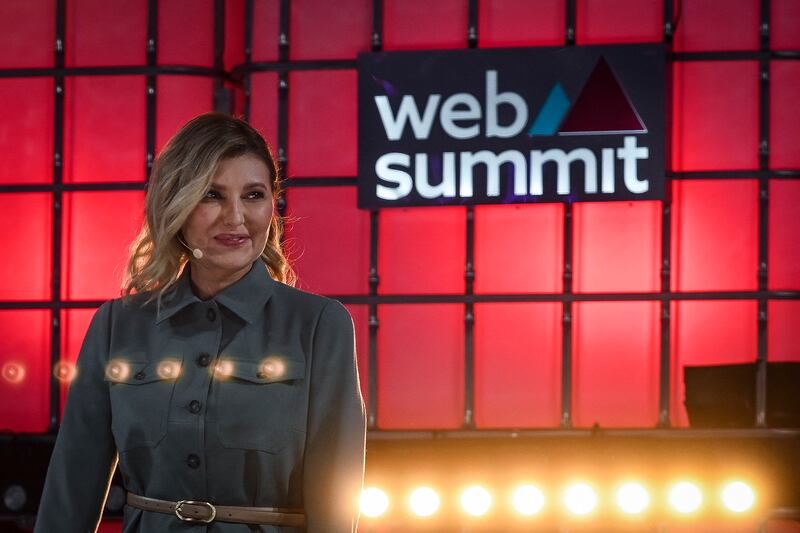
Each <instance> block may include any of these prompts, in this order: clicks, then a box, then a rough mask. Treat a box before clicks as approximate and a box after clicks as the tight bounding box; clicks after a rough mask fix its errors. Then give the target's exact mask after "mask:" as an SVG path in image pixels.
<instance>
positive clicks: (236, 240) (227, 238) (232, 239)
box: [214, 235, 250, 248]
mask: <svg viewBox="0 0 800 533" xmlns="http://www.w3.org/2000/svg"><path fill="white" fill-rule="evenodd" d="M214 240H216V241H218V242H219V243H220V244H222V245H223V246H229V247H231V248H236V247H238V246H242V245H243V244H244V243H246V242H247V241H249V240H250V238H249V237H247V236H235V235H217V236H216V237H214Z"/></svg>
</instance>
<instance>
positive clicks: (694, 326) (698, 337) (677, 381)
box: [670, 300, 758, 427]
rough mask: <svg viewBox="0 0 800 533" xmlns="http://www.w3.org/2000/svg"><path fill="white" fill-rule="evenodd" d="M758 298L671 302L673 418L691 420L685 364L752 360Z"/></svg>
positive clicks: (676, 421)
mask: <svg viewBox="0 0 800 533" xmlns="http://www.w3.org/2000/svg"><path fill="white" fill-rule="evenodd" d="M757 311H758V305H757V303H756V302H755V301H749V300H740V301H725V300H722V301H712V302H701V301H681V302H673V303H672V305H671V323H670V325H671V328H672V331H671V332H670V343H671V346H672V354H671V356H672V377H671V381H672V385H671V388H672V390H671V398H672V400H671V402H672V403H671V410H672V412H671V418H672V423H673V425H676V426H681V427H685V426H687V425H688V423H689V419H688V417H687V415H686V409H685V407H684V405H683V402H684V397H685V390H684V383H683V367H684V366H686V365H703V366H706V365H728V364H736V363H753V362H755V360H756V354H757V342H756V340H757V333H756V324H757V321H756V316H757Z"/></svg>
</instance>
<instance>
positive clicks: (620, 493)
mask: <svg viewBox="0 0 800 533" xmlns="http://www.w3.org/2000/svg"><path fill="white" fill-rule="evenodd" d="M617 505H619V506H620V508H621V509H622V510H623V511H625V512H626V513H628V514H639V513H641V512H643V511H644V510H645V509H647V506H648V505H650V494H648V492H647V489H645V488H644V487H643V486H642V485H640V484H639V483H625V484H624V485H622V486H621V487H620V488H619V490H617Z"/></svg>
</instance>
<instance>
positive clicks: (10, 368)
mask: <svg viewBox="0 0 800 533" xmlns="http://www.w3.org/2000/svg"><path fill="white" fill-rule="evenodd" d="M0 375H2V376H3V379H4V380H6V381H7V382H9V383H14V384H16V383H22V380H24V379H25V365H23V364H22V363H16V362H14V361H9V362H7V363H6V364H4V365H3V369H2V371H0Z"/></svg>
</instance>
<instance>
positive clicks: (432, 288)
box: [378, 207, 466, 294]
mask: <svg viewBox="0 0 800 533" xmlns="http://www.w3.org/2000/svg"><path fill="white" fill-rule="evenodd" d="M464 211H465V210H464V208H461V207H415V208H401V209H382V210H381V211H380V228H379V230H378V231H379V234H378V240H379V242H380V243H382V246H380V248H379V249H378V272H379V275H380V285H378V292H380V293H382V294H392V293H408V294H431V293H432V294H436V293H451V294H452V293H457V294H463V293H464V263H465V259H466V239H465V238H464V232H465V230H466V216H465V213H464Z"/></svg>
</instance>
